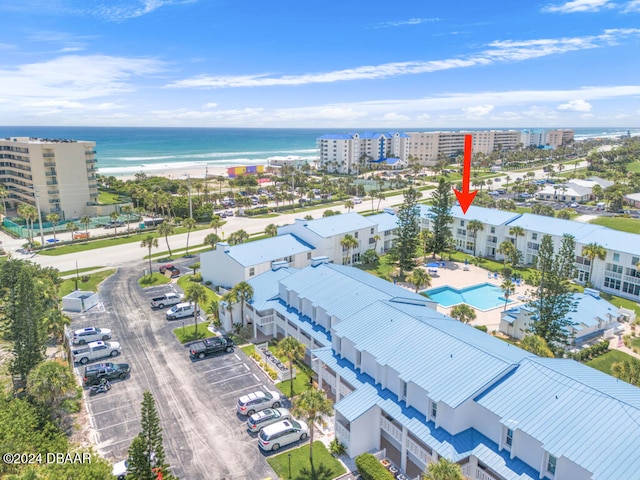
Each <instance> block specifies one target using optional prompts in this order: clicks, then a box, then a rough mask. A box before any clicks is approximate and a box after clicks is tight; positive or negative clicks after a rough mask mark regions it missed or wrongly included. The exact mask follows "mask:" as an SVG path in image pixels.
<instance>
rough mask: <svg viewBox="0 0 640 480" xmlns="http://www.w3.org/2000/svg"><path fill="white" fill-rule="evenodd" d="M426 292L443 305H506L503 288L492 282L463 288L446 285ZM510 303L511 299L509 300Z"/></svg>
mask: <svg viewBox="0 0 640 480" xmlns="http://www.w3.org/2000/svg"><path fill="white" fill-rule="evenodd" d="M424 293H425V294H427V295H428V296H429V298H431V299H432V300H435V301H436V302H438V304H440V305H442V306H443V307H453V306H454V305H458V304H460V303H466V304H467V305H470V306H472V307H474V308H477V309H478V310H491V309H493V308H498V307H501V306H503V305H504V296H503V293H502V289H501V288H500V287H497V286H496V285H493V284H491V283H481V284H479V285H472V286H470V287H465V288H462V289H457V288H453V287H450V286H448V285H445V286H444V287H437V288H431V289H429V290H425V291H424ZM509 303H511V300H509V301H508V302H507V304H509Z"/></svg>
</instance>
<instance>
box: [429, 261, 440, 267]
mask: <svg viewBox="0 0 640 480" xmlns="http://www.w3.org/2000/svg"><path fill="white" fill-rule="evenodd" d="M439 266H440V264H439V263H436V262H431V263H428V264H427V267H429V268H438V267H439Z"/></svg>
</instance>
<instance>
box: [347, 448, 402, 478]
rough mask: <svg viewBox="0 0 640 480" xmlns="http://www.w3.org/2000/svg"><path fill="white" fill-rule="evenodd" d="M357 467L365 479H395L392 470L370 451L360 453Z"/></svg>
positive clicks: (357, 458)
mask: <svg viewBox="0 0 640 480" xmlns="http://www.w3.org/2000/svg"><path fill="white" fill-rule="evenodd" d="M356 467H357V468H358V472H359V473H360V475H361V476H362V478H364V480H394V478H393V475H391V472H389V470H387V469H386V468H384V466H383V465H382V464H381V463H380V462H379V461H378V459H377V458H376V457H374V456H373V455H371V454H370V453H363V454H361V455H358V456H357V457H356Z"/></svg>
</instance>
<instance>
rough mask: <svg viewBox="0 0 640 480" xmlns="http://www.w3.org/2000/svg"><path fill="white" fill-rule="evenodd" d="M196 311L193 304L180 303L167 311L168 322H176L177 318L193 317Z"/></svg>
mask: <svg viewBox="0 0 640 480" xmlns="http://www.w3.org/2000/svg"><path fill="white" fill-rule="evenodd" d="M195 313H196V309H195V307H194V306H193V304H191V303H186V302H185V303H179V304H177V305H174V306H173V307H171V308H170V309H169V310H167V320H175V319H176V318H184V317H193V316H194V315H195Z"/></svg>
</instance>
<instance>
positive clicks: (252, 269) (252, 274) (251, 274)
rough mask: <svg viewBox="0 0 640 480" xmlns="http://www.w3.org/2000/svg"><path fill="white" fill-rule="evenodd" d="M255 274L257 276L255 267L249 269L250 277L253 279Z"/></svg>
mask: <svg viewBox="0 0 640 480" xmlns="http://www.w3.org/2000/svg"><path fill="white" fill-rule="evenodd" d="M255 274H256V269H255V268H254V267H251V268H250V269H249V276H250V277H253V276H254V275H255Z"/></svg>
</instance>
